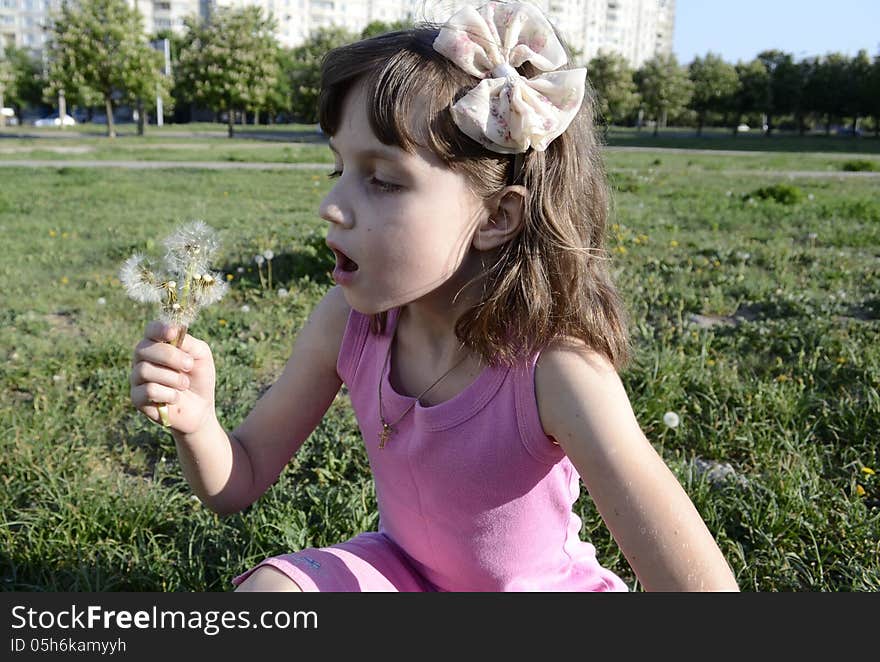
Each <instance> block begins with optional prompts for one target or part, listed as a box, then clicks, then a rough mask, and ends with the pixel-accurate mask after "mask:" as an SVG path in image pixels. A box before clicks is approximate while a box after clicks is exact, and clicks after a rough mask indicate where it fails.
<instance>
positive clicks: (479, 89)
mask: <svg viewBox="0 0 880 662" xmlns="http://www.w3.org/2000/svg"><path fill="white" fill-rule="evenodd" d="M434 50H436V51H437V52H439V53H441V54H443V55H445V56H446V57H448V58H449V59H450V60H452V61H453V62H454V63H455V64H457V65H458V66H459V67H460V68H461V69H463V70H464V71H466V72H467V73H469V74H471V75H472V76H476V77H477V78H482V79H483V80H482V81H481V82H480V83H479V84H478V85H477V86H476V87H475V88H474V89H472V90H471V91H470V92H468V93H467V95H465V96H464V97H462V98H461V99H459V100H458V102H457V103H455V105H453V106H452V116H453V119H454V120H455V123H456V125H458V127H459V128H460V129H461V130H462V131H463V132H464V133H465V134H466V135H468V136H469V137H471V138H473V139H474V140H476V141H477V142H479V143H480V144H482V145H484V146H485V147H486V148H487V149H490V150H492V151H493V152H500V153H502V154H518V153H522V152H525V151H527V150H528V149H529V148H530V147H531V148H532V149H534V150H535V151H538V152H543V151H544V150H545V149H547V145H549V144H550V142H551V141H553V139H555V138H556V137H557V136H559V135H560V134H561V133H562V132H563V131H565V129H566V128H567V127H568V125H569V124H570V123H571V120H572V119H573V118H574V116H575V115H576V114H577V112H578V110H579V109H580V107H581V103H582V101H583V98H584V87H585V82H586V77H587V70H586V69H566V70H563V71H554V70H555V69H558V68H559V67H561V66H562V65H564V64H565V63H566V62H567V61H568V58H567V57H566V55H565V50H564V49H563V47H562V44H561V43H560V42H559V39H558V38H557V37H556V34H555V33H554V32H553V27H552V26H551V25H550V22H549V21H548V20H547V19H546V18H545V17H544V15H543V14H542V13H541V10H539V9H538V8H537V7H535V6H534V5H530V4H526V3H524V2H513V3H499V2H489V3H488V4H485V5H483V6H482V7H480V8H479V10H476V9H474V8H473V7H464V8H462V9H460V10H459V11H458V12H456V13H455V15H453V16H452V18H450V19H449V20H448V21H447V22H446V23H445V24H444V26H443V27H442V28H441V29H440V34H439V35H438V36H437V38H436V39H435V40H434ZM524 62H531V63H532V64H533V65H534V66H535V67H537V68H538V69H540V70H541V71H546V72H550V73H544V74H541V75H539V76H535V77H534V78H524V77H523V76H521V75H520V74H519V73H518V72H517V71H516V69H515V67H519V66H520V65H522V64H523V63H524Z"/></svg>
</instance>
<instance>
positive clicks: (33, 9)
mask: <svg viewBox="0 0 880 662" xmlns="http://www.w3.org/2000/svg"><path fill="white" fill-rule="evenodd" d="M465 1H467V2H468V3H469V4H471V5H474V6H479V5H481V4H483V0H478V1H476V2H474V1H472V0H465ZM128 2H129V3H130V4H131V5H133V6H135V7H137V9H138V10H139V11H140V12H141V14H143V16H144V29H145V30H146V32H147V33H148V34H153V33H155V32H157V31H159V30H164V29H172V30H174V31H175V32H180V31H181V30H182V29H183V19H184V17H185V16H188V15H192V14H198V15H200V16H207V15H208V14H209V13H210V10H211V7H213V6H235V7H237V6H243V5H258V6H260V7H262V8H263V10H264V11H265V12H266V14H271V15H272V16H274V17H275V19H276V21H277V23H278V32H277V36H278V40H279V41H280V42H281V43H282V44H283V45H284V46H288V47H292V46H297V45H299V44H301V43H302V42H303V41H305V40H306V38H308V36H309V34H310V33H311V32H312V31H313V30H315V29H317V28H320V27H329V26H334V25H335V26H340V27H344V28H347V29H349V30H351V31H352V32H360V31H361V30H363V29H364V28H365V27H366V26H367V25H368V24H369V23H371V22H372V21H384V22H387V23H390V22H393V21H396V20H402V19H407V18H413V19H415V20H417V21H418V20H431V21H438V22H439V21H443V20H445V19H446V18H448V17H449V16H450V15H451V13H452V12H453V11H454V10H455V9H456V8H458V7H460V6H462V4H464V3H463V2H462V1H461V0H128ZM534 2H535V4H536V5H537V6H538V7H540V8H541V9H542V10H543V11H544V12H545V13H546V14H547V15H548V17H549V18H550V20H551V21H552V22H553V23H554V25H556V27H557V28H558V29H559V30H560V32H561V33H562V34H563V36H564V37H565V39H566V41H567V42H568V44H569V46H570V47H571V48H572V49H574V50H575V51H576V52H579V53H580V55H579V56H577V57H576V60H577V61H578V62H581V63H582V62H586V61H587V60H589V59H590V58H592V57H594V56H595V55H597V54H598V53H599V52H615V53H620V54H622V55H623V56H624V57H625V58H626V59H627V61H629V63H630V65H631V66H633V67H638V66H640V65H641V64H642V63H643V62H644V61H645V60H647V59H650V58H651V57H653V56H654V55H658V54H668V53H670V52H671V51H672V37H673V30H674V26H675V0H534ZM59 3H60V0H0V49H2V48H3V47H4V46H5V45H7V44H12V45H15V46H18V47H24V48H28V49H29V50H32V51H33V52H34V54H35V55H37V56H39V55H40V54H41V51H42V49H43V45H44V43H45V34H44V31H43V25H44V24H45V22H46V18H47V16H48V14H49V11H50V10H52V9H54V8H56V7H57V6H58V5H59Z"/></svg>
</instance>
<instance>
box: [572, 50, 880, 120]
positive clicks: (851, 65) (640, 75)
mask: <svg viewBox="0 0 880 662" xmlns="http://www.w3.org/2000/svg"><path fill="white" fill-rule="evenodd" d="M588 66H589V72H590V73H589V75H590V80H591V82H592V83H593V86H594V88H595V89H596V93H597V98H598V101H599V106H600V109H601V112H602V114H603V116H604V117H605V119H606V121H608V122H610V123H626V122H629V121H632V118H633V117H634V116H636V115H638V114H639V111H642V114H644V113H647V115H648V117H651V118H653V119H654V120H655V121H656V123H655V132H656V130H657V127H659V126H660V125H663V124H665V123H666V120H667V118H675V119H677V120H678V121H679V122H680V123H684V124H690V122H691V120H693V121H694V122H695V123H696V125H697V132H698V133H702V129H703V126H704V125H705V124H706V123H707V121H710V120H711V121H713V122H714V123H720V124H722V125H726V126H730V127H732V128H733V132H734V135H736V131H737V126H738V125H739V124H740V121H741V120H742V118H743V117H748V116H755V115H762V116H764V117H765V118H766V133H767V134H770V133H771V132H772V131H773V129H774V126H775V125H774V122H775V121H777V120H779V119H781V118H783V117H788V118H791V121H792V122H793V123H794V125H795V126H797V128H798V130H799V132H800V133H801V134H803V133H804V132H805V131H806V130H807V127H808V123H811V119H815V120H818V121H820V122H823V123H824V125H825V131H826V132H830V128H831V124H832V122H835V121H840V122H843V121H844V120H849V121H850V122H852V129H851V130H852V133H853V134H854V135H855V134H856V132H857V128H858V122H859V119H861V118H864V117H869V118H872V119H873V124H874V131H875V133H877V132H880V55H878V56H876V57H875V58H874V59H873V61H872V60H871V58H870V57H869V56H868V53H867V52H866V51H864V50H863V51H860V52H859V53H858V54H857V55H856V56H855V57H853V58H849V57H847V56H845V55H842V54H840V53H831V54H828V55H826V56H824V57H813V58H807V59H803V60H800V61H795V59H794V57H793V56H792V55H791V54H790V53H784V52H782V51H779V50H768V51H764V52H762V53H760V54H759V55H758V56H757V57H756V58H755V59H754V60H752V61H751V62H738V63H737V64H735V65H734V64H730V63H728V62H725V61H724V60H723V59H722V58H720V57H719V56H717V55H714V54H712V53H709V54H707V55H706V56H705V57H697V58H695V59H694V61H693V62H691V63H690V64H689V65H687V66H686V67H683V66H681V65H679V63H678V62H677V61H676V59H675V56H674V55H669V56H659V57H655V58H653V59H651V60H649V61H647V62H646V63H645V64H644V65H643V66H642V67H640V68H639V69H638V70H632V69H631V68H630V67H629V66H628V65H627V63H626V61H625V60H624V59H623V58H622V57H620V56H618V55H600V56H599V57H596V58H594V59H593V60H591V61H590V63H589V65H588ZM682 120H684V121H682Z"/></svg>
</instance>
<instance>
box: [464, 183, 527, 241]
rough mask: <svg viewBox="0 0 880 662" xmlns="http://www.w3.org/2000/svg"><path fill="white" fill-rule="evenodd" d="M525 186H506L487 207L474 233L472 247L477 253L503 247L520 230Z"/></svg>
mask: <svg viewBox="0 0 880 662" xmlns="http://www.w3.org/2000/svg"><path fill="white" fill-rule="evenodd" d="M527 193H528V190H527V189H526V187H525V186H507V187H505V188H504V189H503V190H502V191H501V193H499V194H498V196H497V197H496V198H495V200H496V202H495V203H494V204H492V205H490V206H489V208H488V210H487V212H486V215H485V217H484V218H483V220H482V221H480V224H479V225H478V226H477V229H476V231H475V232H474V239H473V245H474V248H476V249H477V250H478V251H488V250H492V249H493V248H498V247H499V246H503V245H504V244H506V243H507V242H508V241H510V240H511V239H513V238H514V237H516V236H517V235H518V234H519V233H520V231H521V230H522V226H523V220H524V216H525V208H526V195H527Z"/></svg>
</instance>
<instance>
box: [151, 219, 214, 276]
mask: <svg viewBox="0 0 880 662" xmlns="http://www.w3.org/2000/svg"><path fill="white" fill-rule="evenodd" d="M164 243H165V249H166V251H167V252H166V254H165V261H166V263H167V265H168V268H169V269H170V270H171V271H174V272H177V273H183V272H184V271H186V269H187V267H190V266H191V265H194V267H195V271H198V272H202V271H205V269H207V265H208V262H209V261H210V260H211V258H212V257H213V256H214V253H215V252H216V251H217V248H219V246H220V242H219V240H218V239H217V233H216V232H215V231H214V229H213V228H211V227H210V226H208V225H207V224H205V222H204V221H191V222H189V223H187V224H185V225H182V226H181V227H180V228H178V229H177V231H176V232H174V233H173V234H171V235H170V236H168V237H167V238H166V239H165V242H164Z"/></svg>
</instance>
